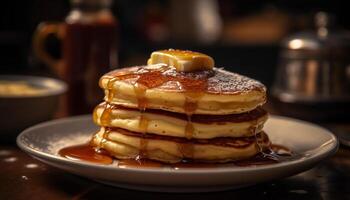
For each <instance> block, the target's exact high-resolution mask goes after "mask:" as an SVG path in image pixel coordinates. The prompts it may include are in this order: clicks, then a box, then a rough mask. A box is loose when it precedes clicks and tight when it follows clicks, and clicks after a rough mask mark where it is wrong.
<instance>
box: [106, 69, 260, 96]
mask: <svg viewBox="0 0 350 200" xmlns="http://www.w3.org/2000/svg"><path fill="white" fill-rule="evenodd" d="M115 77H118V80H119V81H120V80H122V81H123V82H125V83H129V84H135V83H136V82H138V83H141V84H143V85H144V86H146V87H147V88H156V89H161V90H167V91H172V92H189V91H192V92H204V93H209V94H239V93H242V92H248V91H251V90H257V91H261V92H264V93H265V92H266V88H265V86H264V85H263V84H261V83H260V82H259V81H256V80H254V79H251V78H248V77H246V76H243V75H240V74H236V73H233V72H229V71H226V70H223V69H219V68H214V69H213V70H205V71H195V72H177V71H176V69H175V68H174V67H168V66H164V65H163V66H162V65H153V66H136V67H130V68H122V69H117V70H114V71H111V72H109V73H107V74H105V75H104V76H102V77H101V80H102V79H107V80H110V79H113V78H115ZM101 80H100V86H101V87H102V85H101ZM105 89H109V88H105Z"/></svg>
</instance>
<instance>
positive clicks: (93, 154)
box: [58, 144, 294, 169]
mask: <svg viewBox="0 0 350 200" xmlns="http://www.w3.org/2000/svg"><path fill="white" fill-rule="evenodd" d="M185 149H187V148H185ZM271 150H273V151H274V153H275V154H277V155H279V156H283V157H284V159H283V160H282V159H281V160H279V159H274V158H271V157H268V156H265V154H271V152H270V151H271ZM279 152H281V153H279ZM58 154H59V155H60V156H62V157H65V158H67V159H71V160H79V161H88V162H93V163H98V164H104V165H109V164H112V163H113V161H114V159H115V158H113V156H111V155H110V154H109V153H108V152H107V151H105V150H103V149H97V148H94V147H93V146H91V145H89V144H82V145H74V146H69V147H65V148H63V149H61V150H60V151H59V152H58ZM185 154H186V153H185ZM277 158H278V157H277ZM286 158H287V159H286ZM288 159H289V160H293V159H294V153H293V152H292V151H290V150H289V149H288V148H287V147H284V146H282V145H276V144H272V145H271V147H270V149H269V150H267V151H266V152H263V153H259V154H257V155H255V156H254V157H251V158H248V159H245V160H239V161H232V162H228V163H223V164H221V163H203V162H198V161H192V160H191V159H187V160H186V159H184V160H182V161H181V162H179V163H174V164H166V163H162V162H158V161H153V160H150V159H145V158H142V157H137V159H122V160H118V159H116V160H117V163H118V165H117V167H121V168H129V167H131V168H145V167H146V168H147V167H148V168H162V167H169V168H173V169H182V168H216V167H235V166H236V167H248V166H256V165H269V164H274V163H279V162H283V161H286V160H288Z"/></svg>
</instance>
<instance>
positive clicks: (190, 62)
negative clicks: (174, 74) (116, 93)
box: [147, 49, 214, 72]
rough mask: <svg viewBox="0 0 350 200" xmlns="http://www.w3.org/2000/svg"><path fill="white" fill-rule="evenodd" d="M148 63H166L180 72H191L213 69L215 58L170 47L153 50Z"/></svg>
mask: <svg viewBox="0 0 350 200" xmlns="http://www.w3.org/2000/svg"><path fill="white" fill-rule="evenodd" d="M147 64H148V65H153V64H166V65H169V66H173V67H175V68H176V71H179V72H191V71H201V70H210V69H213V67H214V59H213V58H212V57H210V56H208V55H205V54H203V53H198V52H193V51H187V50H186V51H185V50H175V49H168V50H160V51H155V52H153V53H152V54H151V57H150V58H149V59H148V61H147Z"/></svg>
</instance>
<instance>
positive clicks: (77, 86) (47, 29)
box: [33, 0, 117, 115]
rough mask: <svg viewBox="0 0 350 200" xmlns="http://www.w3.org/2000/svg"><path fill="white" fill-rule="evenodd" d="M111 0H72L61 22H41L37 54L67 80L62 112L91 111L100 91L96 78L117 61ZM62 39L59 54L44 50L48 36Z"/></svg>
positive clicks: (35, 35) (100, 95)
mask: <svg viewBox="0 0 350 200" xmlns="http://www.w3.org/2000/svg"><path fill="white" fill-rule="evenodd" d="M111 3H112V2H111V0H72V1H71V5H72V9H71V11H70V12H69V14H68V16H67V17H66V18H65V21H64V22H63V23H50V22H44V23H41V24H40V25H39V26H38V28H37V31H36V33H35V34H34V38H33V48H34V52H35V53H36V55H37V56H38V57H39V58H40V59H41V60H42V61H43V62H44V63H46V64H47V65H48V66H50V67H52V68H53V69H54V71H56V72H57V74H58V75H59V76H60V77H61V78H62V79H63V80H64V81H66V82H67V83H68V86H69V89H68V92H67V94H66V95H65V97H64V100H63V104H64V106H63V107H64V110H65V114H68V115H78V114H84V113H90V112H92V109H93V108H94V107H95V106H96V105H97V104H98V103H99V102H100V101H101V99H102V98H103V93H102V91H101V89H100V88H99V87H98V80H99V78H100V77H101V76H102V75H103V74H104V73H106V72H107V71H109V70H110V67H111V66H112V67H113V66H116V65H117V49H116V39H117V23H116V20H115V18H114V16H113V14H112V12H111V11H110V6H111ZM51 34H54V35H56V36H57V37H58V38H59V39H61V41H62V58H61V59H58V60H57V59H55V58H53V57H52V56H51V55H50V54H49V53H47V51H46V50H45V48H44V47H45V40H46V38H47V36H49V35H51Z"/></svg>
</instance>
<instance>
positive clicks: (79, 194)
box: [0, 123, 350, 200]
mask: <svg viewBox="0 0 350 200" xmlns="http://www.w3.org/2000/svg"><path fill="white" fill-rule="evenodd" d="M326 125H327V126H328V125H329V124H326ZM331 126H332V127H341V128H343V127H347V128H350V124H349V123H345V125H344V123H343V124H337V123H333V124H331ZM348 133H349V134H350V132H348ZM253 197H257V198H258V199H259V200H261V199H285V200H287V199H332V200H337V199H350V148H348V147H345V146H340V149H339V151H338V152H337V153H336V154H335V155H334V156H332V157H331V158H329V159H327V160H325V161H323V162H321V163H320V164H319V165H317V166H316V167H314V168H313V169H311V170H308V171H306V172H303V173H301V174H298V175H295V176H292V177H289V178H285V179H281V180H276V181H272V182H267V183H262V184H258V185H255V186H252V187H248V188H243V189H238V190H231V191H225V192H214V193H195V194H169V193H151V192H140V191H133V190H127V189H121V188H116V187H110V186H106V185H103V184H100V183H97V182H94V181H92V180H89V179H85V178H82V177H79V176H76V175H73V174H70V173H67V172H65V171H62V170H59V169H56V168H53V167H51V166H48V165H46V164H43V163H41V162H40V161H38V160H35V159H33V158H31V157H30V156H28V155H26V154H25V153H24V152H22V151H20V150H19V149H18V147H16V145H15V144H14V143H13V141H12V142H4V141H1V140H0V199H1V200H5V199H11V200H12V199H26V200H29V199H42V200H43V199H45V200H49V199H50V200H55V199H126V198H127V199H136V198H138V199H153V200H154V199H176V200H179V199H185V198H186V199H200V200H203V199H216V200H219V199H228V198H230V199H245V200H246V199H251V198H253Z"/></svg>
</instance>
